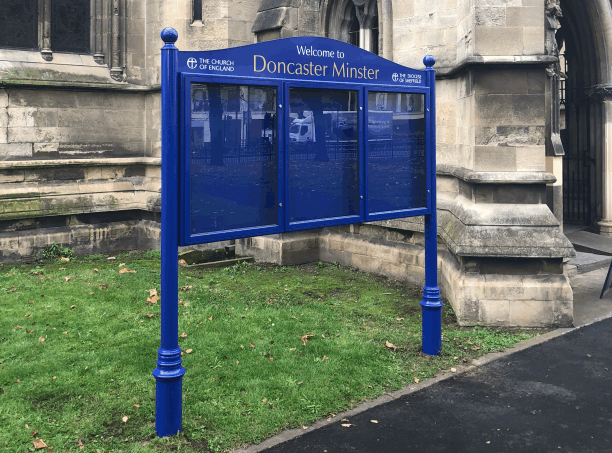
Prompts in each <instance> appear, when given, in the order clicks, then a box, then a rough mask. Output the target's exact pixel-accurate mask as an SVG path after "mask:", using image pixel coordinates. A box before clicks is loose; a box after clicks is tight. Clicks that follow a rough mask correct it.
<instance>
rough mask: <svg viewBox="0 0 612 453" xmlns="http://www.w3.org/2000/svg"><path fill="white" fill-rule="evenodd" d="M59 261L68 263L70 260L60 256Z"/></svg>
mask: <svg viewBox="0 0 612 453" xmlns="http://www.w3.org/2000/svg"><path fill="white" fill-rule="evenodd" d="M59 260H60V261H70V258H68V257H67V256H60V259H59Z"/></svg>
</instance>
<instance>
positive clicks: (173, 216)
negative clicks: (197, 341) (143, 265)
mask: <svg viewBox="0 0 612 453" xmlns="http://www.w3.org/2000/svg"><path fill="white" fill-rule="evenodd" d="M161 38H162V40H163V41H164V44H165V45H164V47H162V49H161V59H162V81H161V113H162V124H161V127H162V130H161V134H162V137H161V145H162V172H161V179H162V181H161V183H162V192H161V302H160V303H161V347H160V348H159V350H158V351H157V368H155V370H154V371H153V376H155V381H156V385H155V431H156V432H157V435H158V436H159V437H165V436H173V435H175V434H176V433H178V432H180V431H181V423H182V409H183V396H182V393H183V375H184V374H185V368H183V367H182V366H181V363H182V360H181V348H179V345H178V228H177V223H178V214H179V213H178V203H179V181H178V137H179V135H178V134H179V130H178V83H177V77H178V76H177V52H178V49H177V48H176V47H175V45H174V43H175V42H176V40H177V39H178V33H177V32H176V30H174V29H173V28H164V29H163V30H162V32H161Z"/></svg>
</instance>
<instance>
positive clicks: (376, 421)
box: [370, 420, 378, 423]
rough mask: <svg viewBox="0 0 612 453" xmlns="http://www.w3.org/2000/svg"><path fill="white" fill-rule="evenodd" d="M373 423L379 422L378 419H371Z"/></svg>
mask: <svg viewBox="0 0 612 453" xmlns="http://www.w3.org/2000/svg"><path fill="white" fill-rule="evenodd" d="M370 421H371V422H372V423H378V420H370Z"/></svg>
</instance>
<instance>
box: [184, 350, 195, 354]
mask: <svg viewBox="0 0 612 453" xmlns="http://www.w3.org/2000/svg"><path fill="white" fill-rule="evenodd" d="M185 352H186V353H187V354H191V353H192V352H193V349H187V350H186V351H185Z"/></svg>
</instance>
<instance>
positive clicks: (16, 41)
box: [0, 0, 38, 49]
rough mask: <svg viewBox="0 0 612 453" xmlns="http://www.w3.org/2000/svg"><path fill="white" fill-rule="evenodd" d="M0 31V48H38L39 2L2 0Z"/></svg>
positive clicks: (34, 0)
mask: <svg viewBox="0 0 612 453" xmlns="http://www.w3.org/2000/svg"><path fill="white" fill-rule="evenodd" d="M0 31H1V32H0V47H12V48H18V49H36V48H38V0H1V1H0Z"/></svg>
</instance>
